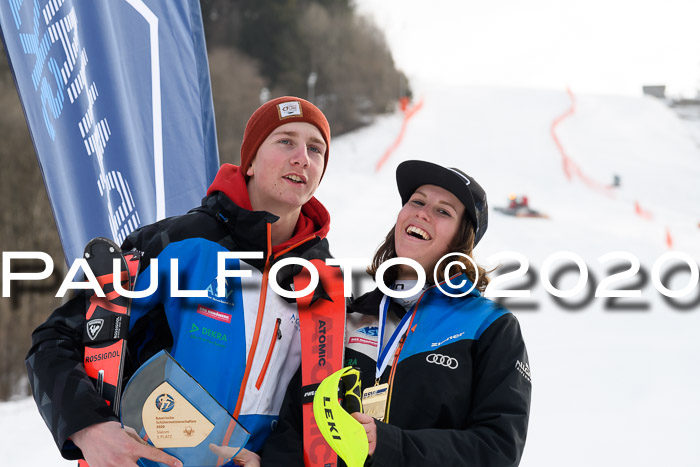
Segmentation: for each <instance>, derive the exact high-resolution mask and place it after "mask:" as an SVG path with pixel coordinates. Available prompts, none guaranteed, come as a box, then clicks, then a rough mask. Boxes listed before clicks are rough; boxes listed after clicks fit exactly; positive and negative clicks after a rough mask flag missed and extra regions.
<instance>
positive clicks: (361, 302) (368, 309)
mask: <svg viewBox="0 0 700 467" xmlns="http://www.w3.org/2000/svg"><path fill="white" fill-rule="evenodd" d="M450 281H451V282H452V283H453V284H460V283H461V282H464V283H463V284H460V287H455V288H450V287H447V286H446V285H445V281H443V282H440V286H441V287H442V288H443V290H446V291H447V292H450V293H452V294H463V293H464V292H466V291H467V290H469V289H470V288H471V287H472V281H470V280H469V278H468V277H467V275H466V274H457V275H454V276H452V277H451V278H450ZM436 296H439V297H442V298H443V299H447V300H448V301H449V300H460V299H461V298H466V297H480V296H481V292H479V290H478V289H477V288H476V287H474V289H473V290H472V291H471V292H469V293H468V294H467V295H465V296H464V297H449V296H447V295H445V294H444V293H443V292H442V291H440V289H438V288H437V286H435V285H433V286H432V287H430V288H429V289H427V290H426V291H425V294H424V295H423V297H422V298H421V301H422V300H425V299H426V298H432V297H436ZM382 298H384V293H382V291H381V290H379V289H378V288H376V289H374V290H372V291H371V292H368V293H366V294H364V295H362V296H360V297H358V298H356V299H355V300H353V301H352V303H351V305H350V309H351V311H353V312H357V313H361V314H363V315H376V314H378V313H379V304H380V303H381V301H382ZM392 304H393V303H392ZM396 306H399V305H396Z"/></svg>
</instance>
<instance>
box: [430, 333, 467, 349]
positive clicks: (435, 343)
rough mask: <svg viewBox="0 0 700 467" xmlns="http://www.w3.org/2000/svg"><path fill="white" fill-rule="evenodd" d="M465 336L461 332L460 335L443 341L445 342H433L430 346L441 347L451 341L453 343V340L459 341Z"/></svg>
mask: <svg viewBox="0 0 700 467" xmlns="http://www.w3.org/2000/svg"><path fill="white" fill-rule="evenodd" d="M463 335H464V333H463V332H460V333H459V334H455V335H453V336H450V337H448V338H446V339H443V340H442V341H440V342H433V343H432V344H430V347H440V346H441V345H442V344H444V343H446V342H449V341H451V340H454V339H459V338H460V337H462V336H463Z"/></svg>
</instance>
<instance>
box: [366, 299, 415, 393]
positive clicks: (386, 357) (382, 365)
mask: <svg viewBox="0 0 700 467" xmlns="http://www.w3.org/2000/svg"><path fill="white" fill-rule="evenodd" d="M390 303H391V298H390V297H388V296H387V295H385V296H384V298H382V301H381V303H380V304H379V310H380V312H379V349H378V350H377V369H376V378H377V380H379V378H380V377H381V376H382V373H384V370H386V367H387V365H388V364H389V361H390V360H391V359H392V358H393V357H394V352H395V351H396V347H397V346H398V345H399V341H400V340H401V336H403V334H404V333H405V332H406V329H408V323H409V321H411V315H412V314H413V311H414V309H415V305H414V306H413V307H411V309H410V310H409V311H408V312H407V313H406V314H405V315H404V316H403V318H402V319H401V322H400V323H399V325H398V326H397V327H396V329H395V330H394V333H393V334H392V335H391V337H390V338H389V341H388V342H387V343H386V347H385V346H384V325H385V323H386V317H387V313H388V311H389V304H390Z"/></svg>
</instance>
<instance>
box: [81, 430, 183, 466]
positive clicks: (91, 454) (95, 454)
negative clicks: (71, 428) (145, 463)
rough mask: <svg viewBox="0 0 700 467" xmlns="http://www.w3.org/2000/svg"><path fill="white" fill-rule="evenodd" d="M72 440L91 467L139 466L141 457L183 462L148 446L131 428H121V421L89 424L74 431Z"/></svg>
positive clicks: (159, 460)
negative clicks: (137, 462)
mask: <svg viewBox="0 0 700 467" xmlns="http://www.w3.org/2000/svg"><path fill="white" fill-rule="evenodd" d="M71 439H72V440H73V442H74V443H75V445H76V446H78V447H79V448H80V450H81V451H83V458H84V459H85V460H86V461H87V463H88V464H89V465H90V467H111V466H115V467H122V466H127V467H137V464H136V461H137V460H139V459H140V458H142V457H143V458H145V459H149V460H152V461H155V462H161V463H163V464H167V465H169V466H172V467H182V462H180V461H179V460H177V459H176V458H174V457H173V456H171V455H169V454H166V453H164V452H163V451H161V450H160V449H156V448H154V447H153V446H151V445H149V444H148V443H146V442H145V441H143V440H142V439H141V438H139V436H138V434H137V433H136V432H135V431H134V430H133V429H132V428H128V429H122V426H121V423H119V422H104V423H97V424H95V425H90V426H89V427H87V428H83V429H82V430H80V431H78V432H76V433H74V434H73V435H72V436H71Z"/></svg>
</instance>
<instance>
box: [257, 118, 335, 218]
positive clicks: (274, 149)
mask: <svg viewBox="0 0 700 467" xmlns="http://www.w3.org/2000/svg"><path fill="white" fill-rule="evenodd" d="M325 154H326V143H325V142H324V141H323V136H322V135H321V132H320V131H319V129H318V128H316V127H315V126H314V125H312V124H310V123H304V122H294V123H285V124H284V125H281V126H279V127H277V128H276V129H275V130H274V131H273V132H272V133H270V135H269V136H268V137H267V138H265V141H263V143H262V144H261V145H260V149H258V152H257V154H256V155H255V158H254V159H253V162H252V163H251V164H250V167H249V168H248V171H247V172H246V174H247V175H248V176H249V177H250V179H249V180H248V194H249V196H250V202H251V204H252V206H253V210H255V211H268V212H271V213H273V214H276V215H285V214H287V213H289V212H290V211H294V210H297V209H299V208H301V206H302V205H303V204H304V203H306V202H307V201H308V200H309V199H311V197H312V196H313V194H314V192H315V191H316V188H318V184H319V182H320V181H321V174H322V173H323V165H324V163H325Z"/></svg>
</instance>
